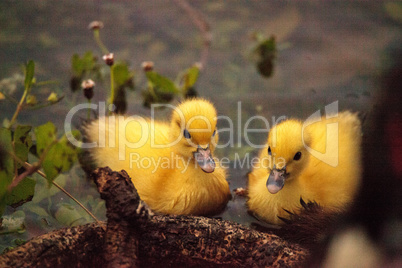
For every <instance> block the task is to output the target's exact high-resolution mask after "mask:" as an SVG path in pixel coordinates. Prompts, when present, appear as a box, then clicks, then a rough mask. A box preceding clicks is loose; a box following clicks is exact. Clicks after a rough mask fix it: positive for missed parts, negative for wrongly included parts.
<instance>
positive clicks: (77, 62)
mask: <svg viewBox="0 0 402 268" xmlns="http://www.w3.org/2000/svg"><path fill="white" fill-rule="evenodd" d="M83 67H84V66H83V65H82V63H81V59H80V55H78V54H74V55H73V56H72V57H71V68H72V69H73V72H74V74H75V75H77V76H81V75H82V73H83V70H84V68H83Z"/></svg>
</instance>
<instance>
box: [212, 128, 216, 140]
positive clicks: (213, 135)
mask: <svg viewBox="0 0 402 268" xmlns="http://www.w3.org/2000/svg"><path fill="white" fill-rule="evenodd" d="M215 134H216V129H215V130H214V133H212V138H213V137H215Z"/></svg>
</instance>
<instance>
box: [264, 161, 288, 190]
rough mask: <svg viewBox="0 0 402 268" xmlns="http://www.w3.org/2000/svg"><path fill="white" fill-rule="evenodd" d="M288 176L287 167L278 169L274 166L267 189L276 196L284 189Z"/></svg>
mask: <svg viewBox="0 0 402 268" xmlns="http://www.w3.org/2000/svg"><path fill="white" fill-rule="evenodd" d="M286 175H287V174H286V167H284V168H282V169H276V168H275V166H274V168H273V169H272V171H271V173H270V174H269V177H268V180H267V188H268V191H269V192H270V193H271V194H276V193H277V192H279V191H280V190H281V189H282V188H283V186H284V185H285V180H286Z"/></svg>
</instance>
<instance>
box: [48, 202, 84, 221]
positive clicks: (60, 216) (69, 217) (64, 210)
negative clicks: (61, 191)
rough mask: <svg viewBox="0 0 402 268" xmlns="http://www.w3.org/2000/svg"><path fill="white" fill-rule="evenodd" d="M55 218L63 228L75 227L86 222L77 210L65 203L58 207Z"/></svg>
mask: <svg viewBox="0 0 402 268" xmlns="http://www.w3.org/2000/svg"><path fill="white" fill-rule="evenodd" d="M58 207H59V208H58V210H57V211H56V214H55V217H56V219H57V221H58V222H60V223H62V224H63V225H65V226H77V225H81V224H84V223H85V222H86V220H85V218H83V217H82V215H81V214H80V213H79V212H78V211H77V209H76V208H75V207H74V206H72V205H70V204H67V203H62V204H59V205H58Z"/></svg>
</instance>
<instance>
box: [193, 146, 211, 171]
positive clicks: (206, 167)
mask: <svg viewBox="0 0 402 268" xmlns="http://www.w3.org/2000/svg"><path fill="white" fill-rule="evenodd" d="M194 159H195V161H196V162H197V164H198V165H199V166H200V168H201V169H202V171H204V172H206V173H211V172H214V170H215V161H214V159H213V158H212V155H211V150H210V149H209V146H208V147H207V148H205V149H204V148H201V147H198V149H197V151H196V152H194Z"/></svg>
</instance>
